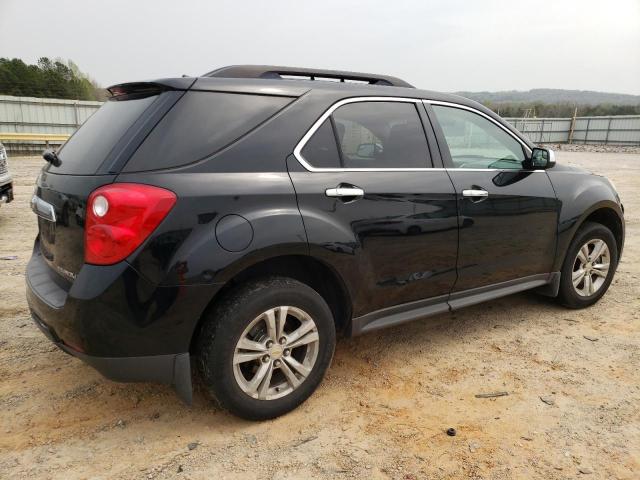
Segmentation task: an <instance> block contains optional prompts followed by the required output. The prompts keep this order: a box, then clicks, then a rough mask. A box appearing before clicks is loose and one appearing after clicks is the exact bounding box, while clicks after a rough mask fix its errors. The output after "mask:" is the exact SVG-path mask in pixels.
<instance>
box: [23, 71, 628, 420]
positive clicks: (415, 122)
mask: <svg viewBox="0 0 640 480" xmlns="http://www.w3.org/2000/svg"><path fill="white" fill-rule="evenodd" d="M109 91H110V93H111V98H109V100H108V101H107V102H106V103H105V104H104V106H103V107H102V108H101V109H100V110H99V111H98V112H96V113H95V114H94V115H93V116H92V117H91V118H90V119H89V120H88V121H87V122H86V123H85V124H84V125H83V126H82V128H80V129H79V130H78V132H77V133H76V134H75V135H73V137H71V139H70V140H69V141H68V142H67V143H66V144H65V145H64V146H63V147H62V148H61V149H60V150H59V151H58V152H57V153H56V152H52V151H48V152H46V153H45V159H46V160H47V163H46V164H45V166H44V168H43V170H42V173H41V174H40V175H39V177H38V179H37V186H36V191H35V194H34V196H33V199H32V209H33V210H34V211H35V213H36V214H37V215H38V224H39V235H38V237H37V239H36V241H35V245H34V250H33V256H32V258H31V260H30V262H29V265H28V267H27V285H28V288H27V298H28V302H29V306H30V308H31V311H32V314H33V318H34V319H35V322H36V324H37V325H38V326H39V327H40V328H41V330H42V331H43V332H44V333H45V335H47V336H48V337H49V338H50V339H51V340H52V341H53V342H55V343H56V344H57V345H58V346H59V347H60V348H61V349H62V350H64V351H65V352H68V353H70V354H72V355H74V356H76V357H79V358H80V359H82V360H84V361H85V362H87V363H88V364H90V365H92V366H93V367H95V368H96V369H98V370H99V371H100V372H102V373H103V374H104V375H105V376H107V377H109V378H111V379H115V380H122V381H156V382H166V383H170V384H173V385H175V388H176V390H177V392H178V394H179V395H180V396H181V398H183V399H184V400H185V401H187V402H190V401H191V395H192V393H191V391H192V388H191V377H192V375H191V370H192V363H191V358H193V359H194V365H197V367H198V370H199V372H200V375H201V377H202V381H203V382H204V384H205V385H206V386H207V388H208V389H209V391H210V392H211V394H212V395H213V397H214V398H216V399H217V400H218V401H219V402H220V404H221V405H223V406H224V407H226V408H228V409H229V410H231V411H232V412H233V413H235V414H237V415H240V416H242V417H245V418H251V419H264V418H271V417H275V416H277V415H281V414H283V413H285V412H287V411H289V410H291V409H293V408H295V407H296V406H297V405H299V404H300V403H301V402H303V401H304V400H305V399H306V398H307V397H308V396H309V395H310V394H311V393H312V392H313V391H314V389H315V388H316V387H317V386H318V384H319V383H320V381H321V380H322V377H323V375H324V374H325V372H326V370H327V368H328V366H329V364H330V362H331V358H332V355H333V351H334V345H335V341H336V333H344V334H346V335H360V334H362V333H365V332H369V331H372V330H376V329H379V328H383V327H388V326H391V325H398V324H401V323H403V322H407V321H410V320H413V319H417V318H422V317H425V316H428V315H434V314H438V313H443V312H450V311H453V310H456V309H459V308H462V307H465V306H467V305H472V304H475V303H478V302H482V301H486V300H491V299H494V298H497V297H501V296H504V295H508V294H511V293H514V292H519V291H522V290H528V289H534V288H535V289H538V291H540V292H541V293H544V294H546V295H549V296H552V297H557V298H558V300H559V301H560V302H561V303H562V304H564V305H566V306H568V307H572V308H580V307H586V306H589V305H591V304H593V303H594V302H596V301H597V300H598V299H599V298H600V297H601V296H602V295H603V294H604V293H605V291H606V290H607V288H608V287H609V285H610V284H611V280H612V277H613V275H614V272H615V270H616V266H617V264H618V260H619V258H620V254H621V252H622V247H623V243H624V218H623V207H622V205H621V203H620V198H619V197H618V194H617V193H616V190H615V189H614V187H613V186H612V185H611V183H610V182H609V181H607V179H606V178H603V177H601V176H597V175H592V174H589V173H588V172H585V171H582V170H579V169H577V168H571V167H567V166H562V165H555V161H554V155H553V152H552V151H551V150H548V149H542V148H536V147H534V145H532V144H531V143H530V142H529V141H528V140H527V139H526V138H524V137H523V136H522V135H520V133H518V132H517V131H516V130H514V129H513V128H512V127H511V126H510V125H508V124H507V123H505V122H504V121H503V120H502V119H500V117H498V116H497V115H495V114H494V113H492V112H491V111H489V110H488V109H486V108H484V107H483V106H482V105H479V104H477V103H475V102H472V101H470V100H467V99H465V98H461V97H457V96H454V95H447V94H441V93H434V92H429V91H424V90H417V89H415V88H413V87H412V86H411V85H409V84H407V83H406V82H404V81H402V80H400V79H397V78H393V77H386V76H379V75H368V74H359V73H350V72H336V71H323V70H306V69H294V68H282V67H270V66H236V67H226V68H222V69H219V70H216V71H213V72H211V73H209V74H206V75H204V76H202V77H199V78H171V79H163V80H156V81H152V82H144V83H128V84H123V85H117V86H114V87H111V88H110V89H109ZM551 167H553V168H552V169H551Z"/></svg>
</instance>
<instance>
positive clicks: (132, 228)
mask: <svg viewBox="0 0 640 480" xmlns="http://www.w3.org/2000/svg"><path fill="white" fill-rule="evenodd" d="M175 203H176V195H175V193H173V192H171V191H169V190H165V189H164V188H159V187H152V186H150V185H141V184H137V183H114V184H111V185H106V186H104V187H100V188H98V189H96V190H94V191H93V192H92V193H91V195H90V196H89V201H88V202H87V216H86V221H85V232H84V261H85V262H86V263H91V264H94V265H112V264H114V263H117V262H120V261H121V260H124V259H125V258H126V257H127V256H129V255H130V254H131V253H132V252H133V251H134V250H135V249H136V248H138V247H139V246H140V244H142V242H144V241H145V239H146V238H147V237H148V236H149V235H150V234H151V232H153V231H154V230H155V228H156V227H157V226H158V225H159V224H160V222H162V220H163V219H164V218H165V217H166V216H167V213H169V211H170V210H171V209H172V208H173V206H174V205H175Z"/></svg>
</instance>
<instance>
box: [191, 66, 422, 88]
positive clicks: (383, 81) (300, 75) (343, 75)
mask: <svg viewBox="0 0 640 480" xmlns="http://www.w3.org/2000/svg"><path fill="white" fill-rule="evenodd" d="M203 77H223V78H271V79H281V80H291V79H293V80H334V81H335V80H339V81H340V82H342V83H345V82H358V83H367V84H369V85H382V86H388V87H406V88H415V87H414V86H413V85H411V84H409V83H407V82H405V81H404V80H402V79H400V78H397V77H391V76H389V75H377V74H372V73H359V72H345V71H341V70H321V69H317V68H298V67H279V66H275V65H231V66H229V67H222V68H218V69H217V70H213V71H212V72H209V73H205V74H204V75H203Z"/></svg>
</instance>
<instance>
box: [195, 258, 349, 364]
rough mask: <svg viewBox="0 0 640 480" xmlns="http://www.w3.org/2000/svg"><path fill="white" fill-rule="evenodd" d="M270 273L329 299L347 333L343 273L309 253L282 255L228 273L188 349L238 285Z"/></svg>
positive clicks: (338, 325)
mask: <svg viewBox="0 0 640 480" xmlns="http://www.w3.org/2000/svg"><path fill="white" fill-rule="evenodd" d="M268 276H284V277H289V278H293V279H295V280H298V281H300V282H302V283H305V284H306V285H309V286H310V287H311V288H313V289H314V290H316V291H317V292H318V293H319V294H320V295H321V296H322V297H323V298H324V299H325V301H326V302H327V304H328V305H329V308H330V309H331V312H332V314H333V317H334V321H335V323H336V331H337V332H348V331H349V325H350V323H351V311H352V303H351V295H350V294H349V291H348V289H347V287H346V285H345V283H344V281H343V279H342V278H341V276H340V275H339V274H338V273H337V272H336V271H335V270H334V269H333V268H332V267H331V266H330V265H327V264H326V263H325V262H323V261H321V260H318V259H317V258H315V257H312V256H310V255H300V254H293V255H279V256H273V257H269V258H264V259H261V260H259V261H257V262H255V263H252V264H251V265H248V266H247V265H243V266H242V267H240V268H237V269H234V271H233V273H231V274H229V275H228V278H227V279H226V281H225V282H224V286H223V287H222V288H221V289H219V290H218V291H217V292H216V293H215V294H214V295H213V297H212V298H211V300H210V301H209V303H208V305H207V307H206V308H205V309H204V311H203V313H202V315H201V316H200V318H199V319H198V322H197V323H196V325H195V328H194V329H193V332H192V334H191V342H190V348H189V350H190V351H191V352H193V350H194V346H195V342H196V340H197V338H198V335H199V333H200V329H201V327H202V325H203V322H204V321H205V319H206V317H207V315H208V314H209V312H211V310H212V309H213V308H214V307H215V305H216V304H217V303H218V302H220V301H221V300H222V299H223V298H225V297H226V296H227V295H229V294H230V293H231V292H232V291H233V290H234V289H235V288H236V287H237V286H239V285H242V284H243V283H245V282H247V281H250V280H252V279H257V278H263V277H268Z"/></svg>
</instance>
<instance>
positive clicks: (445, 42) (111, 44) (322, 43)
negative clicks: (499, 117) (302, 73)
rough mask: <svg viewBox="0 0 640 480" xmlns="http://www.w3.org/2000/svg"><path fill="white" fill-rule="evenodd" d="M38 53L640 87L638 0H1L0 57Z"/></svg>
mask: <svg viewBox="0 0 640 480" xmlns="http://www.w3.org/2000/svg"><path fill="white" fill-rule="evenodd" d="M42 56H47V57H51V58H54V57H62V58H64V59H71V60H73V61H74V62H75V63H76V64H78V66H79V67H80V69H81V70H83V71H84V72H86V73H87V74H88V75H89V76H91V77H92V78H94V79H95V80H96V81H97V82H98V83H99V84H101V85H102V86H108V85H112V84H115V83H121V82H127V81H136V80H146V79H153V78H161V77H173V76H180V75H182V74H187V75H201V74H203V73H205V72H208V71H211V70H213V69H215V68H218V67H221V66H225V65H234V64H272V65H286V66H302V67H315V68H328V69H337V70H352V71H363V72H373V73H383V74H388V75H394V76H397V77H400V78H403V79H404V80H406V81H408V82H409V83H412V84H414V85H416V86H418V87H420V88H424V89H428V90H438V91H447V92H450V91H497V90H529V89H531V88H565V89H577V90H596V91H606V92H616V93H631V94H640V0H607V1H603V0H527V1H524V0H511V1H507V0H467V1H462V0H395V1H390V0H383V1H379V0H367V1H348V0H321V1H313V2H311V1H306V0H297V1H294V0H268V1H257V0H237V1H226V0H180V1H176V0H172V1H168V0H154V1H150V0H108V1H104V2H98V1H96V0H56V1H52V0H0V57H11V58H14V57H17V58H21V59H23V60H24V61H25V62H28V63H35V62H36V61H37V59H38V58H39V57H42Z"/></svg>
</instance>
